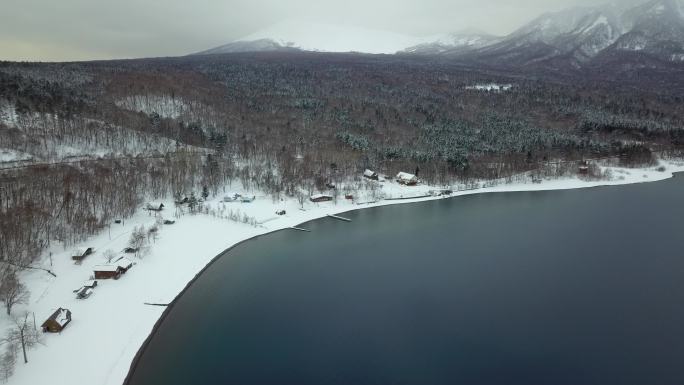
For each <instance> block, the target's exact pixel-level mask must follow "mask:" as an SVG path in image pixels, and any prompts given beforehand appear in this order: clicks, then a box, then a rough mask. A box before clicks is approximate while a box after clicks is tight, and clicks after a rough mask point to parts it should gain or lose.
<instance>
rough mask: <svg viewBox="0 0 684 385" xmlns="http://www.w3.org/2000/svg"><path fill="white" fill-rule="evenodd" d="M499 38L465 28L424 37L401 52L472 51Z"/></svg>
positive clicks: (431, 53)
mask: <svg viewBox="0 0 684 385" xmlns="http://www.w3.org/2000/svg"><path fill="white" fill-rule="evenodd" d="M498 39H499V38H498V37H496V36H493V35H490V34H488V33H486V32H482V31H478V30H464V31H460V32H456V33H449V34H445V35H436V36H429V37H426V38H423V39H422V40H423V41H422V42H421V43H420V44H417V45H414V46H410V47H407V48H405V49H403V50H401V51H399V53H404V54H420V55H433V54H441V53H445V52H456V51H464V52H465V51H471V50H475V49H478V48H482V47H486V46H488V45H490V44H492V43H494V42H495V41H497V40H498Z"/></svg>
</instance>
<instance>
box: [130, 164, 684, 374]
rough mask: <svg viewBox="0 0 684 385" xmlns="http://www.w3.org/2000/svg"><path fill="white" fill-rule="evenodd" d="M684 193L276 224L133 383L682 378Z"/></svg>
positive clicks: (191, 311)
mask: <svg viewBox="0 0 684 385" xmlns="http://www.w3.org/2000/svg"><path fill="white" fill-rule="evenodd" d="M683 198H684V176H681V175H680V176H679V177H676V178H674V179H671V180H667V181H663V182H656V183H648V184H641V185H629V186H618V187H602V188H594V189H586V190H567V191H551V192H519V193H496V194H483V195H472V196H466V197H458V198H454V199H446V200H439V201H431V202H424V203H418V204H408V205H399V206H388V207H379V208H373V209H366V210H359V211H354V212H349V213H346V214H343V216H345V217H348V218H351V219H352V220H353V222H352V223H346V222H341V221H337V220H334V219H330V218H325V219H320V220H315V221H312V222H309V223H306V224H304V225H302V227H306V228H309V229H311V230H312V232H311V233H303V232H297V231H292V230H285V231H280V232H276V233H272V234H269V235H266V236H263V237H260V238H258V239H255V240H252V241H248V242H245V243H243V244H241V245H239V246H237V247H236V248H234V249H232V250H230V251H228V252H226V253H225V254H224V255H223V256H222V257H221V258H220V259H218V260H217V261H216V262H215V263H214V264H213V265H212V266H211V267H210V268H209V269H207V270H206V271H205V273H204V274H203V275H202V276H201V277H200V278H199V279H198V280H197V281H195V282H194V284H193V285H192V286H191V287H190V288H189V289H188V290H187V291H186V292H185V293H184V294H183V295H182V296H181V297H179V298H178V299H177V301H176V303H175V305H174V307H173V308H172V309H171V310H170V312H169V314H168V316H167V317H166V318H165V319H164V320H163V322H162V323H161V325H160V327H159V328H158V330H157V331H156V332H155V333H154V335H153V336H152V337H151V339H150V341H149V344H148V345H147V347H146V348H145V349H144V351H143V354H142V355H141V357H140V360H139V362H138V364H137V365H136V366H135V368H134V370H133V371H132V372H131V374H130V375H129V380H128V383H129V384H132V385H143V384H144V385H155V384H160V385H161V384H164V385H173V384H179V385H180V384H183V385H187V384H241V385H261V384H264V385H265V384H292V385H295V384H296V385H308V384H311V385H323V384H345V385H351V384H428V385H429V384H433V385H439V384H465V385H497V384H520V385H538V384H539V385H541V384H552V385H564V384H567V385H611V384H615V385H618V384H619V385H630V384H635V385H636V384H638V385H643V384H650V385H672V384H682V383H684V221H683V220H682V219H683V218H684V204H683V202H684V199H683ZM191 241H192V236H191V235H189V236H188V242H191Z"/></svg>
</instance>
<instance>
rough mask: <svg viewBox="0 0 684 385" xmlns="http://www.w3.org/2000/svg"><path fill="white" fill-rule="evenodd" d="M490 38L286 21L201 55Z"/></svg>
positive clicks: (443, 44) (441, 45)
mask: <svg viewBox="0 0 684 385" xmlns="http://www.w3.org/2000/svg"><path fill="white" fill-rule="evenodd" d="M491 39H492V37H491V36H489V35H487V34H485V33H482V32H475V31H468V32H457V33H446V34H439V35H433V36H427V37H416V36H410V35H405V34H400V33H395V32H388V31H382V30H375V29H368V28H362V27H357V26H348V25H335V24H323V23H312V22H306V21H297V20H289V21H284V22H281V23H278V24H275V25H272V26H270V27H268V28H266V29H263V30H260V31H257V32H255V33H253V34H250V35H248V36H245V37H242V38H240V39H237V40H235V41H233V42H231V43H228V44H226V45H223V46H220V47H217V48H213V49H210V50H207V51H203V52H200V54H217V53H230V52H245V51H264V50H301V51H313V52H362V53H369V54H395V53H397V52H404V51H406V52H413V51H420V50H421V49H426V48H427V47H436V49H438V50H446V49H450V48H455V47H467V46H472V47H480V46H483V45H484V44H485V43H487V42H489V41H490V40H491Z"/></svg>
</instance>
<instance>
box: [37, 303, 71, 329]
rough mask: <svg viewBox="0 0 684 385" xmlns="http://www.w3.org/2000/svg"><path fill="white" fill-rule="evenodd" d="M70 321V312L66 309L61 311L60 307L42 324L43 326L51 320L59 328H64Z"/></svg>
mask: <svg viewBox="0 0 684 385" xmlns="http://www.w3.org/2000/svg"><path fill="white" fill-rule="evenodd" d="M70 319H71V312H70V311H69V310H68V309H63V308H61V307H60V308H59V309H57V310H55V312H54V313H52V315H51V316H50V317H49V318H48V319H47V320H46V321H45V322H43V325H45V323H47V321H50V320H52V321H55V322H57V324H59V326H64V325H66V324H67V323H68V322H69V320H70Z"/></svg>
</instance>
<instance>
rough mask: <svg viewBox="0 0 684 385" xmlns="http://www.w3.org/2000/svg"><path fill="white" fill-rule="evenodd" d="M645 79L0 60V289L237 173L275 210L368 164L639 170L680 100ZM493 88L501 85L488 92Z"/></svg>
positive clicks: (366, 62)
mask: <svg viewBox="0 0 684 385" xmlns="http://www.w3.org/2000/svg"><path fill="white" fill-rule="evenodd" d="M647 79H649V81H648V82H646V83H644V84H640V85H639V86H640V87H639V88H636V89H638V91H635V90H636V89H635V88H634V86H635V84H634V83H633V82H632V83H629V84H621V83H618V82H612V81H604V80H601V79H597V78H578V77H577V76H576V75H574V74H568V75H563V74H553V75H549V74H538V73H535V74H526V73H500V72H494V71H489V70H484V69H474V68H465V67H462V66H457V65H454V64H453V63H449V62H446V61H443V60H436V59H430V58H425V57H423V58H416V57H400V56H374V55H331V54H311V53H263V54H239V55H224V56H222V55H218V56H207V57H188V58H176V59H156V60H133V61H112V62H91V63H68V64H33V63H8V62H1V63H0V149H10V150H13V151H19V152H20V153H21V154H22V156H23V158H22V159H23V160H22V161H11V162H5V163H1V162H0V167H4V170H3V169H0V231H1V232H2V233H1V234H2V239H1V240H0V260H2V261H5V262H8V264H6V265H8V266H11V268H9V270H6V271H4V272H0V273H1V274H0V278H2V277H11V276H13V274H14V270H13V269H15V268H17V267H20V266H28V265H30V264H31V263H32V261H33V259H34V258H35V257H36V256H38V255H39V254H40V252H41V251H42V250H44V248H45V247H46V246H47V245H48V244H49V243H50V242H55V241H58V242H61V243H63V244H64V245H65V246H67V245H69V244H72V243H73V242H77V241H79V240H82V239H83V238H84V237H86V236H88V235H90V234H92V233H94V232H96V231H99V230H101V229H102V228H103V227H104V226H106V225H107V224H108V223H110V222H111V220H112V219H113V218H117V217H125V216H127V215H130V214H131V213H132V212H133V211H134V210H135V209H136V208H138V207H139V206H140V204H141V203H142V202H144V200H145V199H152V198H155V197H162V196H165V197H169V196H172V195H176V194H179V193H180V194H188V193H189V192H191V191H193V190H197V189H200V188H202V187H205V186H206V187H207V190H208V191H210V192H211V193H218V192H219V191H220V189H221V188H222V186H225V184H226V183H229V182H230V181H233V180H235V181H240V183H242V185H243V186H245V187H246V188H250V187H254V188H258V189H260V190H262V191H265V192H267V193H270V194H272V195H273V198H274V199H278V198H279V197H280V196H281V195H283V194H284V195H287V196H300V197H301V196H302V194H304V193H312V192H314V191H315V190H317V189H322V188H324V186H325V185H326V183H328V182H338V181H344V180H351V179H353V178H358V177H359V174H360V172H362V171H363V169H365V168H372V169H374V170H377V171H379V172H385V173H387V174H394V173H396V172H398V171H409V172H420V177H421V179H423V180H425V181H427V182H431V183H436V184H447V183H451V182H453V181H455V180H458V181H462V182H466V183H468V182H469V181H473V180H477V179H483V178H484V179H492V178H504V177H511V176H512V175H515V174H517V173H521V172H524V171H531V170H539V169H542V168H543V167H542V166H544V165H545V164H547V163H549V162H553V161H558V160H571V161H573V160H574V161H579V160H581V159H586V158H602V157H619V159H621V161H620V162H621V163H622V164H623V165H628V166H630V165H651V164H652V163H653V160H654V157H653V154H652V151H653V150H656V149H657V150H659V151H663V150H672V151H676V150H678V149H679V146H681V145H682V144H683V143H682V140H683V139H684V130H682V127H684V125H683V121H684V103H682V102H683V101H684V100H683V99H682V96H681V95H679V94H678V93H677V92H674V91H672V92H671V91H669V90H668V89H663V88H661V87H659V84H660V83H659V82H658V80H657V78H655V77H648V78H647ZM630 81H632V80H630ZM493 83H496V84H511V85H512V88H511V89H510V90H507V91H496V90H489V91H487V90H485V89H486V88H487V87H486V85H488V84H493ZM478 85H482V86H485V87H480V88H483V89H477V87H473V86H478ZM65 160H72V161H73V160H77V162H75V163H64V161H65ZM36 163H42V164H43V165H42V166H36V165H35V164H36ZM27 166H28V167H27ZM9 167H20V168H14V169H10V168H9ZM544 169H545V170H547V168H544ZM569 169H570V168H569V167H564V168H556V170H562V171H558V172H567V170H569ZM8 271H9V273H8ZM3 279H4V278H3Z"/></svg>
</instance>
